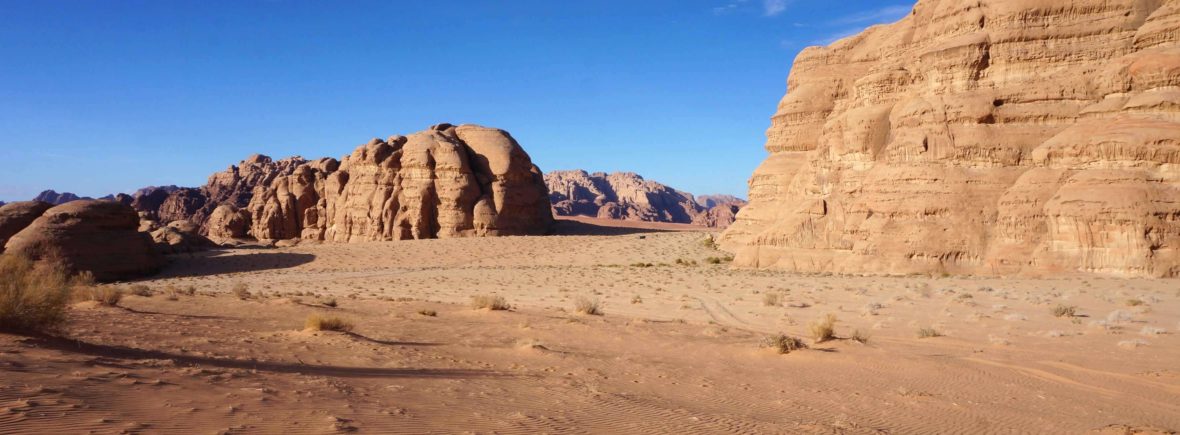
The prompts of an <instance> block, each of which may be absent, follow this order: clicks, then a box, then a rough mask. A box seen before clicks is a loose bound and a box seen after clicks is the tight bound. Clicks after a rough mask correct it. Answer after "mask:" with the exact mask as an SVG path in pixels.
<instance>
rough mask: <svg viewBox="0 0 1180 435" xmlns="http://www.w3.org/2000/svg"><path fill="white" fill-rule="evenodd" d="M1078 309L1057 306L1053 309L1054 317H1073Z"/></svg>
mask: <svg viewBox="0 0 1180 435" xmlns="http://www.w3.org/2000/svg"><path fill="white" fill-rule="evenodd" d="M1077 310H1078V307H1075V306H1073V305H1058V306H1056V307H1053V316H1054V317H1074V316H1076V315H1077Z"/></svg>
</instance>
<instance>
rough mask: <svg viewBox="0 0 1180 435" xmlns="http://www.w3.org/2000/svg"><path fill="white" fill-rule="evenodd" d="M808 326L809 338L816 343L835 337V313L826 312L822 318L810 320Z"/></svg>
mask: <svg viewBox="0 0 1180 435" xmlns="http://www.w3.org/2000/svg"><path fill="white" fill-rule="evenodd" d="M808 328H809V329H810V330H811V339H812V340H815V342H816V343H823V342H825V341H828V340H831V339H833V338H836V315H835V314H832V313H828V314H827V315H825V316H824V317H823V318H822V319H818V320H815V321H812V322H811V323H810V324H809V325H808Z"/></svg>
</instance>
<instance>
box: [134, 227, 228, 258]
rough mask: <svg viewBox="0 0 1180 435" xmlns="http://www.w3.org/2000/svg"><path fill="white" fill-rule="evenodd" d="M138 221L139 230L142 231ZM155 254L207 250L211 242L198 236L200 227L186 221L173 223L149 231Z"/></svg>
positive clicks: (211, 244)
mask: <svg viewBox="0 0 1180 435" xmlns="http://www.w3.org/2000/svg"><path fill="white" fill-rule="evenodd" d="M143 222H144V221H140V230H141V231H142V230H143ZM150 235H151V237H152V241H153V242H154V243H155V249H156V252H159V253H161V254H179V253H186V252H196V251H201V250H205V249H208V248H210V247H212V246H213V242H211V241H210V240H209V239H207V238H205V237H204V236H202V235H201V234H200V227H199V226H197V224H194V223H192V222H189V221H187V220H180V221H174V222H171V223H169V224H168V225H165V226H162V227H158V228H156V229H153V230H151V231H150Z"/></svg>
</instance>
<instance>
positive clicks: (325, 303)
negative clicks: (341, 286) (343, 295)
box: [320, 298, 339, 308]
mask: <svg viewBox="0 0 1180 435" xmlns="http://www.w3.org/2000/svg"><path fill="white" fill-rule="evenodd" d="M320 304H322V305H323V306H325V307H332V308H336V306H337V305H339V304H338V303H337V302H336V298H330V299H325V300H323V301H320Z"/></svg>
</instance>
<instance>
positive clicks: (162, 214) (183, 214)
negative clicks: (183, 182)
mask: <svg viewBox="0 0 1180 435" xmlns="http://www.w3.org/2000/svg"><path fill="white" fill-rule="evenodd" d="M208 204H209V198H208V197H207V196H205V193H204V192H202V191H201V190H200V189H192V188H181V189H178V190H176V191H173V192H172V193H169V194H168V197H167V198H165V199H164V201H163V202H162V203H160V207H159V208H158V209H157V210H156V211H155V216H156V218H157V219H158V220H159V221H160V222H165V223H167V222H172V221H178V220H188V221H191V222H194V223H195V222H202V221H201V220H200V217H201V215H200V213H201V212H202V210H204V209H205V208H206V206H207V205H208Z"/></svg>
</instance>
